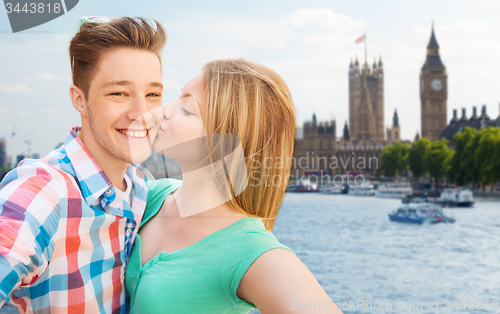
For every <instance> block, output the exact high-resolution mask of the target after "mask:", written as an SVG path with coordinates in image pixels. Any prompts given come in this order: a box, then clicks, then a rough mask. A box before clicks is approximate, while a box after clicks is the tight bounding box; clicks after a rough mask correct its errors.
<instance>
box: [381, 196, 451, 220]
mask: <svg viewBox="0 0 500 314" xmlns="http://www.w3.org/2000/svg"><path fill="white" fill-rule="evenodd" d="M389 220H391V221H397V222H406V223H415V224H424V223H431V224H435V223H441V222H443V223H454V222H455V218H453V217H448V216H445V215H444V214H443V206H441V205H438V204H433V203H427V202H425V201H424V200H422V199H418V198H415V199H413V200H411V201H410V202H409V203H408V204H403V205H402V206H401V207H399V208H398V210H397V211H393V212H392V213H391V214H389Z"/></svg>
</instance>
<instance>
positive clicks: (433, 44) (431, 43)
mask: <svg viewBox="0 0 500 314" xmlns="http://www.w3.org/2000/svg"><path fill="white" fill-rule="evenodd" d="M427 48H439V45H438V42H437V40H436V35H435V34H434V22H432V32H431V39H430V40H429V44H428V45H427Z"/></svg>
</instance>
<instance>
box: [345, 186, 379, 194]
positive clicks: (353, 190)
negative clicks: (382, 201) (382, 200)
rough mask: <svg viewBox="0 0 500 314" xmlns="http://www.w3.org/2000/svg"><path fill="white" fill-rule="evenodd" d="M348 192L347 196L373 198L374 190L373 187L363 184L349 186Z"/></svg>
mask: <svg viewBox="0 0 500 314" xmlns="http://www.w3.org/2000/svg"><path fill="white" fill-rule="evenodd" d="M348 188H349V190H348V193H347V194H349V195H354V196H375V189H374V188H373V185H371V184H363V185H356V184H353V185H349V186H348Z"/></svg>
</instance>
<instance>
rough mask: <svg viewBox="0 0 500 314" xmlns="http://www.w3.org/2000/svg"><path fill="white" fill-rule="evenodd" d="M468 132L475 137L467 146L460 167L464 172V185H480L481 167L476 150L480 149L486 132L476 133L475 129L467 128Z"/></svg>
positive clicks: (472, 137) (471, 138)
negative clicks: (480, 142) (480, 143)
mask: <svg viewBox="0 0 500 314" xmlns="http://www.w3.org/2000/svg"><path fill="white" fill-rule="evenodd" d="M468 129H470V130H468ZM465 130H466V132H467V131H468V132H470V133H471V134H472V135H473V136H471V137H470V140H469V141H468V142H467V144H466V145H465V149H464V151H463V155H462V157H461V160H460V167H461V169H462V171H463V176H464V184H465V185H467V184H470V183H472V184H479V183H481V167H480V165H479V163H478V162H477V159H476V150H477V148H478V147H479V141H480V140H481V137H482V135H483V133H484V131H485V129H483V130H481V131H479V132H478V131H476V130H475V129H471V128H465Z"/></svg>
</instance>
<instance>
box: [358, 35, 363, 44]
mask: <svg viewBox="0 0 500 314" xmlns="http://www.w3.org/2000/svg"><path fill="white" fill-rule="evenodd" d="M364 41H365V35H363V36H361V37H359V38H358V39H356V44H359V43H362V42H364Z"/></svg>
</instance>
